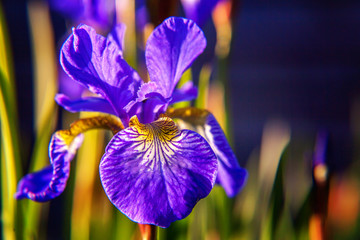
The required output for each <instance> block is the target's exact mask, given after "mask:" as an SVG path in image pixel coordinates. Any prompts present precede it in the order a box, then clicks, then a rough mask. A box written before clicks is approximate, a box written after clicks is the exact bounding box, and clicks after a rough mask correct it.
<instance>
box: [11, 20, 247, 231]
mask: <svg viewBox="0 0 360 240" xmlns="http://www.w3.org/2000/svg"><path fill="white" fill-rule="evenodd" d="M124 32H125V26H124V25H117V26H116V27H115V28H114V30H113V31H112V32H111V33H110V34H109V35H108V36H107V37H106V38H105V37H103V36H101V35H98V34H96V32H95V30H94V29H93V28H91V27H89V26H86V25H80V26H78V27H77V28H76V29H73V33H72V34H71V35H70V37H69V38H68V39H67V40H66V41H65V43H64V44H63V47H62V49H61V57H60V61H61V65H62V67H63V69H64V70H65V72H66V73H67V74H68V75H69V76H70V77H71V78H72V79H74V80H75V81H77V82H79V83H81V84H83V85H84V86H86V87H87V88H88V89H89V90H90V91H91V92H93V93H94V94H95V95H94V96H92V97H86V98H81V99H77V100H72V99H70V98H69V97H67V96H65V95H63V94H58V95H57V96H56V101H57V103H58V104H59V105H61V106H63V107H64V108H66V109H67V110H69V111H72V112H77V111H96V112H103V113H107V114H110V115H105V116H100V117H96V118H90V119H80V120H78V121H77V122H75V123H73V124H72V125H71V126H70V129H68V130H60V131H58V132H56V133H54V135H53V137H52V139H51V141H50V146H49V156H50V163H51V166H50V167H47V168H45V169H44V170H42V171H40V172H37V173H32V174H29V175H27V176H25V177H24V178H23V179H22V180H21V181H20V183H19V185H18V191H17V193H16V195H15V197H16V198H18V199H21V198H29V199H32V200H35V201H47V200H51V199H53V198H54V197H57V196H58V195H59V194H61V193H62V192H63V190H64V188H65V186H66V182H67V179H68V176H69V171H70V162H71V160H72V158H73V157H74V154H75V151H76V150H77V148H78V147H79V146H80V145H81V140H82V134H81V133H82V132H84V131H86V130H89V129H93V128H107V129H110V130H112V131H113V132H114V133H115V135H114V137H113V138H112V139H111V141H110V142H109V144H108V145H107V147H106V149H105V154H104V155H103V157H102V159H101V161H100V167H99V172H100V178H101V182H102V185H103V188H104V190H105V193H106V195H107V196H108V198H109V200H110V201H111V202H112V203H113V204H114V205H115V206H116V208H118V209H119V210H120V211H121V212H122V213H124V214H125V215H126V216H128V217H129V218H130V219H131V220H133V221H135V222H138V223H141V224H154V225H157V226H160V227H168V226H169V225H170V224H171V222H173V221H175V220H179V219H183V218H185V217H186V216H187V215H188V214H189V213H190V212H191V211H192V209H193V207H194V206H195V204H196V203H197V202H198V201H199V200H200V199H202V198H204V197H206V196H207V195H208V194H209V193H210V191H211V189H212V188H213V186H214V184H215V183H219V184H221V185H222V186H223V187H224V189H225V191H226V193H227V194H228V195H229V196H234V195H235V194H236V193H237V192H238V191H239V190H240V189H241V188H242V187H243V185H244V183H245V181H246V177H247V172H246V170H245V169H243V168H241V167H240V166H239V164H238V162H237V160H236V158H235V155H234V153H233V152H232V150H231V148H230V146H229V144H228V142H227V140H226V137H225V135H224V133H223V132H222V130H221V128H220V126H219V124H218V123H217V121H216V119H215V118H214V117H213V115H212V114H211V113H209V112H208V111H206V110H201V109H197V108H182V109H172V108H169V105H170V104H172V103H175V102H179V101H187V100H191V99H194V98H195V97H196V95H197V91H196V88H195V87H194V86H193V85H192V83H191V82H189V83H187V84H185V85H183V86H182V87H181V88H176V85H177V83H178V81H179V80H180V77H181V76H182V74H183V72H184V71H186V69H188V68H189V67H190V65H191V64H192V62H193V61H194V60H195V58H196V57H197V56H198V55H199V54H201V53H202V51H203V50H204V49H205V47H206V39H205V37H204V34H203V32H202V31H201V29H200V28H199V27H198V26H197V25H196V24H195V23H194V22H193V21H192V20H188V19H184V18H176V17H171V18H168V19H166V20H165V21H164V22H163V23H162V24H160V25H159V26H158V27H157V28H156V29H155V30H154V31H153V33H152V34H151V36H150V37H149V39H148V42H147V46H146V50H145V58H146V65H147V68H148V73H149V76H150V80H151V81H150V82H146V83H145V82H143V81H142V80H141V79H140V77H139V75H138V74H137V72H136V71H135V70H134V69H133V68H131V67H130V66H129V65H128V64H127V63H126V61H125V60H124V58H123V55H122V49H123V36H124ZM173 119H177V121H178V123H175V122H174V120H173ZM182 126H183V127H182ZM190 129H192V130H190Z"/></svg>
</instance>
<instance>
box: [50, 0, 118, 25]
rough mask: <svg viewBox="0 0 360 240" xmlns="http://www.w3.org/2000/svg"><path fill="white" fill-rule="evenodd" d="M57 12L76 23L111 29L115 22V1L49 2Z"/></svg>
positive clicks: (51, 0)
mask: <svg viewBox="0 0 360 240" xmlns="http://www.w3.org/2000/svg"><path fill="white" fill-rule="evenodd" d="M48 2H49V5H50V7H51V8H52V9H54V10H55V11H57V12H59V13H61V14H63V15H64V16H66V17H67V18H70V19H71V20H72V21H74V22H77V23H79V22H83V23H86V24H89V25H92V26H100V27H105V28H107V27H110V26H112V25H113V24H114V22H115V21H114V20H115V16H116V15H115V0H48Z"/></svg>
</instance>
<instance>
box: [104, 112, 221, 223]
mask: <svg viewBox="0 0 360 240" xmlns="http://www.w3.org/2000/svg"><path fill="white" fill-rule="evenodd" d="M216 175H217V160H216V156H215V154H214V152H213V151H212V149H211V147H210V146H209V144H208V143H207V142H206V141H205V139H204V138H202V137H201V136H200V135H199V134H197V133H195V132H193V131H190V130H182V131H180V130H178V129H177V127H176V126H175V124H174V122H173V121H172V120H171V119H169V118H167V117H162V118H160V119H159V120H157V121H156V122H153V123H151V124H140V123H139V122H138V120H137V118H136V117H133V118H132V119H131V123H130V127H129V128H126V129H125V130H123V131H121V132H119V133H118V134H116V135H115V136H114V137H113V139H112V140H111V141H110V143H109V144H108V146H107V148H106V152H105V154H104V156H103V158H102V160H101V163H100V177H101V182H102V185H103V187H104V190H105V193H106V194H107V196H108V197H109V199H110V201H111V202H112V203H113V204H114V205H115V206H116V207H117V208H118V209H119V210H120V211H121V212H123V213H124V214H125V215H127V216H128V217H129V218H130V219H131V220H133V221H135V222H139V223H142V224H155V225H158V226H161V227H168V226H169V225H170V223H171V222H173V221H175V220H179V219H182V218H185V217H186V216H187V215H188V214H189V213H190V212H191V210H192V208H193V207H194V206H195V204H196V203H197V202H198V201H199V200H200V199H202V198H204V197H206V196H207V195H208V194H209V193H210V191H211V189H212V187H213V185H214V183H215V179H216Z"/></svg>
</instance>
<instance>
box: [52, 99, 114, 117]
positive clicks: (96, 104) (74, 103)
mask: <svg viewBox="0 0 360 240" xmlns="http://www.w3.org/2000/svg"><path fill="white" fill-rule="evenodd" d="M55 101H56V102H57V104H59V105H60V106H62V107H63V108H65V109H66V110H67V111H69V112H80V111H85V112H86V111H87V112H103V113H109V114H112V115H116V112H114V109H113V108H112V106H111V105H110V104H109V102H108V101H106V100H105V99H103V98H99V97H84V98H81V99H77V100H71V99H69V98H68V97H67V96H66V95H64V94H56V96H55Z"/></svg>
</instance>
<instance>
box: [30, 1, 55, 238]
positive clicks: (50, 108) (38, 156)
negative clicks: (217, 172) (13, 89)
mask: <svg viewBox="0 0 360 240" xmlns="http://www.w3.org/2000/svg"><path fill="white" fill-rule="evenodd" d="M28 12H29V23H30V30H31V40H32V47H33V48H32V56H33V60H34V63H35V64H34V66H35V68H34V96H35V114H34V116H35V126H34V128H35V133H36V139H35V146H34V150H33V155H32V158H31V162H30V167H29V172H35V171H38V170H40V169H42V168H43V167H45V166H46V165H48V164H49V158H48V145H49V140H50V138H51V134H52V133H53V130H54V126H55V122H56V113H55V112H56V111H55V110H56V108H55V106H56V105H55V101H54V96H55V93H56V89H57V82H56V79H57V70H56V63H55V60H56V57H55V46H54V41H53V33H52V27H51V24H50V23H51V21H50V15H49V9H48V7H47V6H46V5H45V4H43V3H40V2H31V3H29V5H28ZM47 207H48V204H42V203H36V202H32V201H28V200H26V205H25V209H24V211H25V212H24V236H25V237H26V238H30V239H31V238H36V239H37V238H39V237H41V236H44V235H45V234H46V233H45V229H40V227H39V226H40V221H41V218H40V216H41V212H42V211H44V210H45V209H46V208H47Z"/></svg>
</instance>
